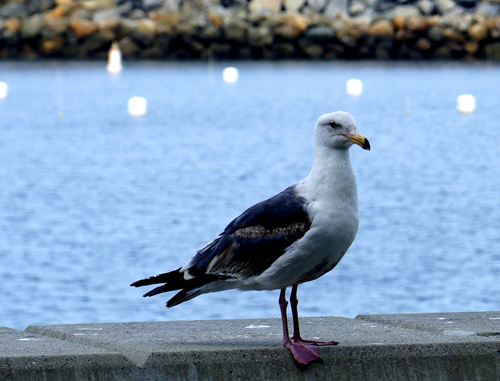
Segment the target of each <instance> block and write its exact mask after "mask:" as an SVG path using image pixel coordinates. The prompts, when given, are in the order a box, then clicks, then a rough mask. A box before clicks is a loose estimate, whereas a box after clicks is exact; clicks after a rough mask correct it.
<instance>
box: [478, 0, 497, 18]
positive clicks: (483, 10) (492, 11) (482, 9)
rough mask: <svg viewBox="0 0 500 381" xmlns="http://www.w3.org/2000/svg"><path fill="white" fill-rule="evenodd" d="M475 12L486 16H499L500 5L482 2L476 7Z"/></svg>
mask: <svg viewBox="0 0 500 381" xmlns="http://www.w3.org/2000/svg"><path fill="white" fill-rule="evenodd" d="M475 12H476V13H479V14H482V15H485V16H496V15H499V14H500V3H493V2H491V1H481V2H479V4H478V6H477V7H476V9H475Z"/></svg>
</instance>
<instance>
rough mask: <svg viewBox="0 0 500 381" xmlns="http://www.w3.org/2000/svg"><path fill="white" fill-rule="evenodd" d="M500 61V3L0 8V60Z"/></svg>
mask: <svg viewBox="0 0 500 381" xmlns="http://www.w3.org/2000/svg"><path fill="white" fill-rule="evenodd" d="M113 41H118V44H119V46H120V49H121V51H122V54H123V57H124V58H125V59H143V58H148V59H151V58H158V59H208V58H209V57H213V58H217V59H381V60H389V59H500V1H497V0H495V1H486V0H485V1H479V0H461V1H454V0H394V1H392V0H391V1H388V0H249V1H247V0H126V1H123V0H17V1H5V0H0V58H2V59H38V58H78V59H82V58H90V59H94V58H95V59H105V58H106V57H107V52H108V50H109V48H110V46H111V44H112V42H113Z"/></svg>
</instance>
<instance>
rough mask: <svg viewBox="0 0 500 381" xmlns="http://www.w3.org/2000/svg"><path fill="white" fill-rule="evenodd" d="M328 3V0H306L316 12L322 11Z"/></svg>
mask: <svg viewBox="0 0 500 381" xmlns="http://www.w3.org/2000/svg"><path fill="white" fill-rule="evenodd" d="M327 4H328V0H307V6H308V7H309V8H310V9H313V10H315V11H316V12H323V11H324V10H325V8H326V6H327Z"/></svg>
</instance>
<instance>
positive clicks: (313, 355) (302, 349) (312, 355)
mask: <svg viewBox="0 0 500 381" xmlns="http://www.w3.org/2000/svg"><path fill="white" fill-rule="evenodd" d="M285 290H286V289H285V288H282V289H281V293H280V298H279V305H280V310H281V322H282V323H283V346H284V347H286V348H288V349H289V350H290V352H291V353H292V356H293V358H294V359H295V361H297V362H298V363H299V364H302V365H306V364H309V363H310V362H311V361H314V360H318V359H319V354H318V353H319V352H318V348H317V347H312V348H311V347H306V346H305V345H303V344H301V343H297V342H294V341H291V340H290V336H289V334H288V320H287V317H286V308H287V306H288V302H287V301H286V297H285Z"/></svg>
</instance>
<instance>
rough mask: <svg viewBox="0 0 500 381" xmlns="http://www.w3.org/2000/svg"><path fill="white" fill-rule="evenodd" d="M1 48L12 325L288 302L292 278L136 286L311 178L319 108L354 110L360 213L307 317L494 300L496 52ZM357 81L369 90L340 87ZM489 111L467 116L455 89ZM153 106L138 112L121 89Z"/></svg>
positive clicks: (307, 288) (0, 203) (0, 191)
mask: <svg viewBox="0 0 500 381" xmlns="http://www.w3.org/2000/svg"><path fill="white" fill-rule="evenodd" d="M231 65H235V66H236V67H237V68H238V69H239V80H238V82H237V83H233V84H228V83H224V82H223V80H222V75H221V72H222V69H223V68H224V67H225V66H228V63H223V62H215V63H214V64H212V65H207V63H166V62H134V63H132V62H125V65H124V70H123V72H122V73H121V74H120V75H115V76H112V75H110V74H108V73H107V72H106V70H105V63H104V62H72V61H65V62H0V81H3V82H6V83H7V84H8V86H9V93H8V96H7V98H5V99H2V100H0V325H1V326H7V327H11V328H16V329H24V328H25V327H26V326H27V325H30V324H63V323H68V324H70V323H92V322H123V321H154V320H192V319H221V318H226V319H229V318H256V317H279V316H280V315H279V308H278V294H279V292H278V291H272V292H268V291H261V292H244V293H241V292H238V291H226V292H222V293H216V294H209V295H203V296H201V297H199V298H196V299H194V300H192V301H190V302H187V303H185V304H182V305H180V306H178V307H175V308H171V309H166V308H165V306H164V305H165V302H166V300H167V299H168V298H169V297H171V296H173V293H170V294H163V295H160V296H156V297H154V298H141V295H142V294H143V293H144V292H145V291H147V289H135V288H131V287H129V284H130V283H131V282H133V281H135V280H137V279H140V278H143V277H147V276H150V275H155V274H158V273H160V272H166V271H169V270H173V269H175V268H177V267H180V266H182V265H183V264H184V263H185V262H186V261H187V260H188V259H189V258H190V257H191V256H192V255H193V254H194V253H195V251H196V250H197V249H199V248H200V247H202V246H203V245H204V244H205V243H207V242H208V241H210V240H212V239H213V238H215V237H216V235H217V234H219V233H220V232H221V231H222V229H223V228H224V227H225V226H226V225H227V223H228V222H229V221H230V220H232V219H233V218H234V217H236V216H237V215H239V214H240V213H241V212H242V211H243V210H244V209H246V208H247V207H249V206H251V205H252V204H254V203H256V202H258V201H261V200H262V199H264V198H268V197H270V196H272V195H274V194H275V193H277V192H279V191H281V190H282V189H284V188H286V187H287V186H289V185H291V184H293V183H295V182H297V181H299V180H301V179H302V178H304V177H305V176H306V175H307V174H308V172H309V170H310V167H311V164H312V159H313V150H312V133H313V127H314V123H315V121H316V119H317V118H318V116H319V115H321V114H323V113H327V112H331V111H336V110H344V111H348V112H349V113H351V114H352V115H353V116H354V117H355V119H356V120H357V123H358V129H359V131H360V132H361V133H362V134H363V135H365V136H366V137H367V138H368V139H369V140H370V142H371V145H372V151H371V152H368V151H363V150H361V149H360V148H359V147H357V146H354V147H352V149H351V157H352V161H353V165H354V167H355V171H356V174H357V179H358V190H359V200H360V215H361V224H360V228H359V232H358V236H357V238H356V240H355V242H354V244H353V245H352V246H351V248H350V250H349V251H348V253H347V254H346V256H345V257H344V259H343V260H342V261H341V262H340V264H339V265H338V266H337V267H336V268H335V269H334V270H333V271H331V272H330V273H328V274H327V275H325V276H323V277H322V278H320V279H319V280H317V281H314V282H310V283H307V284H304V285H301V286H300V287H299V299H300V305H299V314H300V315H301V316H321V315H337V316H346V317H354V316H356V315H358V314H377V313H404V312H445V311H483V310H500V145H499V142H500V66H497V65H492V64H486V63H480V64H467V63H464V64H453V63H440V64H430V63H420V64H415V63H410V62H406V63H397V64H394V63H363V62H361V63H360V62H342V63H339V62H314V63H306V62H304V63H300V62H299V63H296V62H272V63H267V62H237V63H231ZM350 78H359V79H361V80H362V81H363V84H364V91H363V94H362V95H361V96H358V97H353V96H349V95H347V94H346V89H345V83H346V81H347V80H348V79H350ZM464 93H469V94H473V95H474V96H475V97H476V99H477V110H476V112H475V113H472V114H460V113H458V112H457V110H456V107H455V104H456V99H457V97H458V96H459V95H460V94H464ZM132 96H143V97H145V98H146V99H147V100H148V113H147V114H146V115H145V116H143V117H132V116H129V115H128V113H127V100H128V99H129V98H130V97H132Z"/></svg>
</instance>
